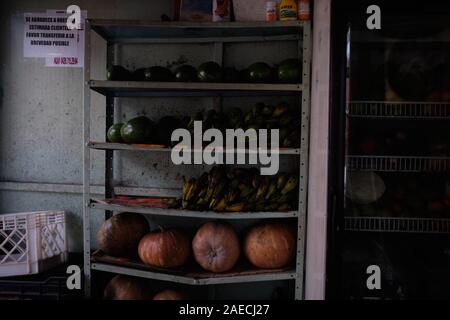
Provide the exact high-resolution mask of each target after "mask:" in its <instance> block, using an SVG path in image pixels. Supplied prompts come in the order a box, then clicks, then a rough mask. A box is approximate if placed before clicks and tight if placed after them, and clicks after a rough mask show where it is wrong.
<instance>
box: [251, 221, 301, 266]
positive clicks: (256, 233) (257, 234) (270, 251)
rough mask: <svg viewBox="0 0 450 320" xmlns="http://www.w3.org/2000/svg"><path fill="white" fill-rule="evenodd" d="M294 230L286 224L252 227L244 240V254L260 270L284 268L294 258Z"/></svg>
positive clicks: (277, 223)
mask: <svg viewBox="0 0 450 320" xmlns="http://www.w3.org/2000/svg"><path fill="white" fill-rule="evenodd" d="M295 250H296V233H295V229H294V228H293V227H292V226H291V225H289V224H286V223H279V222H272V223H264V224H259V225H257V226H254V227H252V228H251V229H250V230H249V231H248V232H247V235H246V236H245V239H244V254H245V256H246V257H247V259H248V260H249V261H250V262H251V263H252V264H253V265H254V266H255V267H258V268H261V269H279V268H283V267H286V266H287V265H288V264H289V263H290V262H291V261H292V259H293V258H294V257H295Z"/></svg>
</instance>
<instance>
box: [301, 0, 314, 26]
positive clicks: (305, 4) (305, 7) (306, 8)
mask: <svg viewBox="0 0 450 320" xmlns="http://www.w3.org/2000/svg"><path fill="white" fill-rule="evenodd" d="M298 18H299V19H300V20H304V21H306V20H310V19H311V6H310V1H309V0H298Z"/></svg>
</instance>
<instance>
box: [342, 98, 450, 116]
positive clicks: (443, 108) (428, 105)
mask: <svg viewBox="0 0 450 320" xmlns="http://www.w3.org/2000/svg"><path fill="white" fill-rule="evenodd" d="M347 113H348V115H349V116H350V117H354V118H375V119H376V118H386V119H389V118H390V119H408V120H413V119H436V120H448V119H450V102H407V101H351V102H350V103H349V104H348V112H347Z"/></svg>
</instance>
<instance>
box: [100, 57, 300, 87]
mask: <svg viewBox="0 0 450 320" xmlns="http://www.w3.org/2000/svg"><path fill="white" fill-rule="evenodd" d="M301 78H302V64H301V62H300V61H299V60H298V59H287V60H284V61H282V62H281V63H280V64H278V65H276V66H273V67H272V66H270V65H269V64H267V63H265V62H256V63H254V64H252V65H250V66H249V67H248V68H246V69H244V70H240V71H238V70H237V69H235V68H231V67H225V68H223V67H221V66H220V65H219V64H217V63H216V62H213V61H209V62H205V63H203V64H201V65H200V66H199V67H198V68H197V69H196V68H195V67H193V66H191V65H188V64H185V65H182V66H179V67H177V68H176V69H175V70H174V71H173V72H172V71H171V70H170V69H169V68H165V67H161V66H153V67H150V68H139V69H136V70H135V71H130V70H127V69H126V68H124V67H122V66H111V67H110V68H108V72H107V79H108V80H111V81H158V82H171V81H178V82H196V81H200V82H226V83H274V82H278V83H299V82H301Z"/></svg>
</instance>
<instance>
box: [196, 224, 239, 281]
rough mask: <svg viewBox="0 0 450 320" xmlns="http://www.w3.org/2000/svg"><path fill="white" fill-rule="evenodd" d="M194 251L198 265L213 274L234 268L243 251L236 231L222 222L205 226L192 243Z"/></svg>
mask: <svg viewBox="0 0 450 320" xmlns="http://www.w3.org/2000/svg"><path fill="white" fill-rule="evenodd" d="M192 250H193V252H194V257H195V260H196V261H197V263H198V264H199V265H200V266H201V267H202V268H203V269H206V270H208V271H212V272H225V271H228V270H230V269H231V268H233V267H234V265H235V264H236V262H237V260H238V259H239V255H240V251H241V249H240V245H239V240H238V237H237V235H236V232H235V231H234V229H233V228H232V227H231V226H230V225H229V224H226V223H221V222H208V223H206V224H204V225H203V226H202V227H201V228H200V229H199V230H198V231H197V233H196V235H195V237H194V240H193V241H192Z"/></svg>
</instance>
